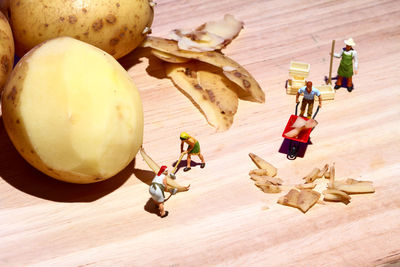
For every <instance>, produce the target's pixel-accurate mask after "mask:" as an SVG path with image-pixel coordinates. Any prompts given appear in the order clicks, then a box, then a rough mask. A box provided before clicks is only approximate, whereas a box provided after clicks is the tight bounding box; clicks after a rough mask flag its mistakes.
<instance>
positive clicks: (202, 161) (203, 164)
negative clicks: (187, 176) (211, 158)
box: [198, 153, 206, 168]
mask: <svg viewBox="0 0 400 267" xmlns="http://www.w3.org/2000/svg"><path fill="white" fill-rule="evenodd" d="M198 156H199V158H200V160H201V164H200V168H204V167H205V166H206V163H205V161H204V158H203V155H202V154H200V153H199V155H198Z"/></svg>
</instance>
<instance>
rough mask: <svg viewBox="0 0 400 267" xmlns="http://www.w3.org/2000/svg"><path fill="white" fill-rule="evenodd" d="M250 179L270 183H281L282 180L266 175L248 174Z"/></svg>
mask: <svg viewBox="0 0 400 267" xmlns="http://www.w3.org/2000/svg"><path fill="white" fill-rule="evenodd" d="M250 179H252V180H254V181H256V182H259V183H267V182H268V183H271V184H273V185H282V184H283V180H282V179H280V178H277V177H271V176H267V175H256V174H250Z"/></svg>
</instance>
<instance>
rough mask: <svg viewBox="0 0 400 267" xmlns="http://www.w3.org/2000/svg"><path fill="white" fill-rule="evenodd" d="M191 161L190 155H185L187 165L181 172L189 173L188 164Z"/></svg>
mask: <svg viewBox="0 0 400 267" xmlns="http://www.w3.org/2000/svg"><path fill="white" fill-rule="evenodd" d="M191 161H192V159H191V155H190V154H188V155H187V164H186V168H184V169H183V171H185V172H187V171H189V170H190V169H191V167H190V162H191Z"/></svg>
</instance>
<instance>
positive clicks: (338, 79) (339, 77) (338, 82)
mask: <svg viewBox="0 0 400 267" xmlns="http://www.w3.org/2000/svg"><path fill="white" fill-rule="evenodd" d="M342 81H343V77H342V76H337V80H336V85H335V89H339V88H340V86H342Z"/></svg>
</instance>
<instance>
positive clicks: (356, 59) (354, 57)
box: [353, 50, 358, 74]
mask: <svg viewBox="0 0 400 267" xmlns="http://www.w3.org/2000/svg"><path fill="white" fill-rule="evenodd" d="M353 59H354V74H357V73H358V57H357V51H355V50H353Z"/></svg>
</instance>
